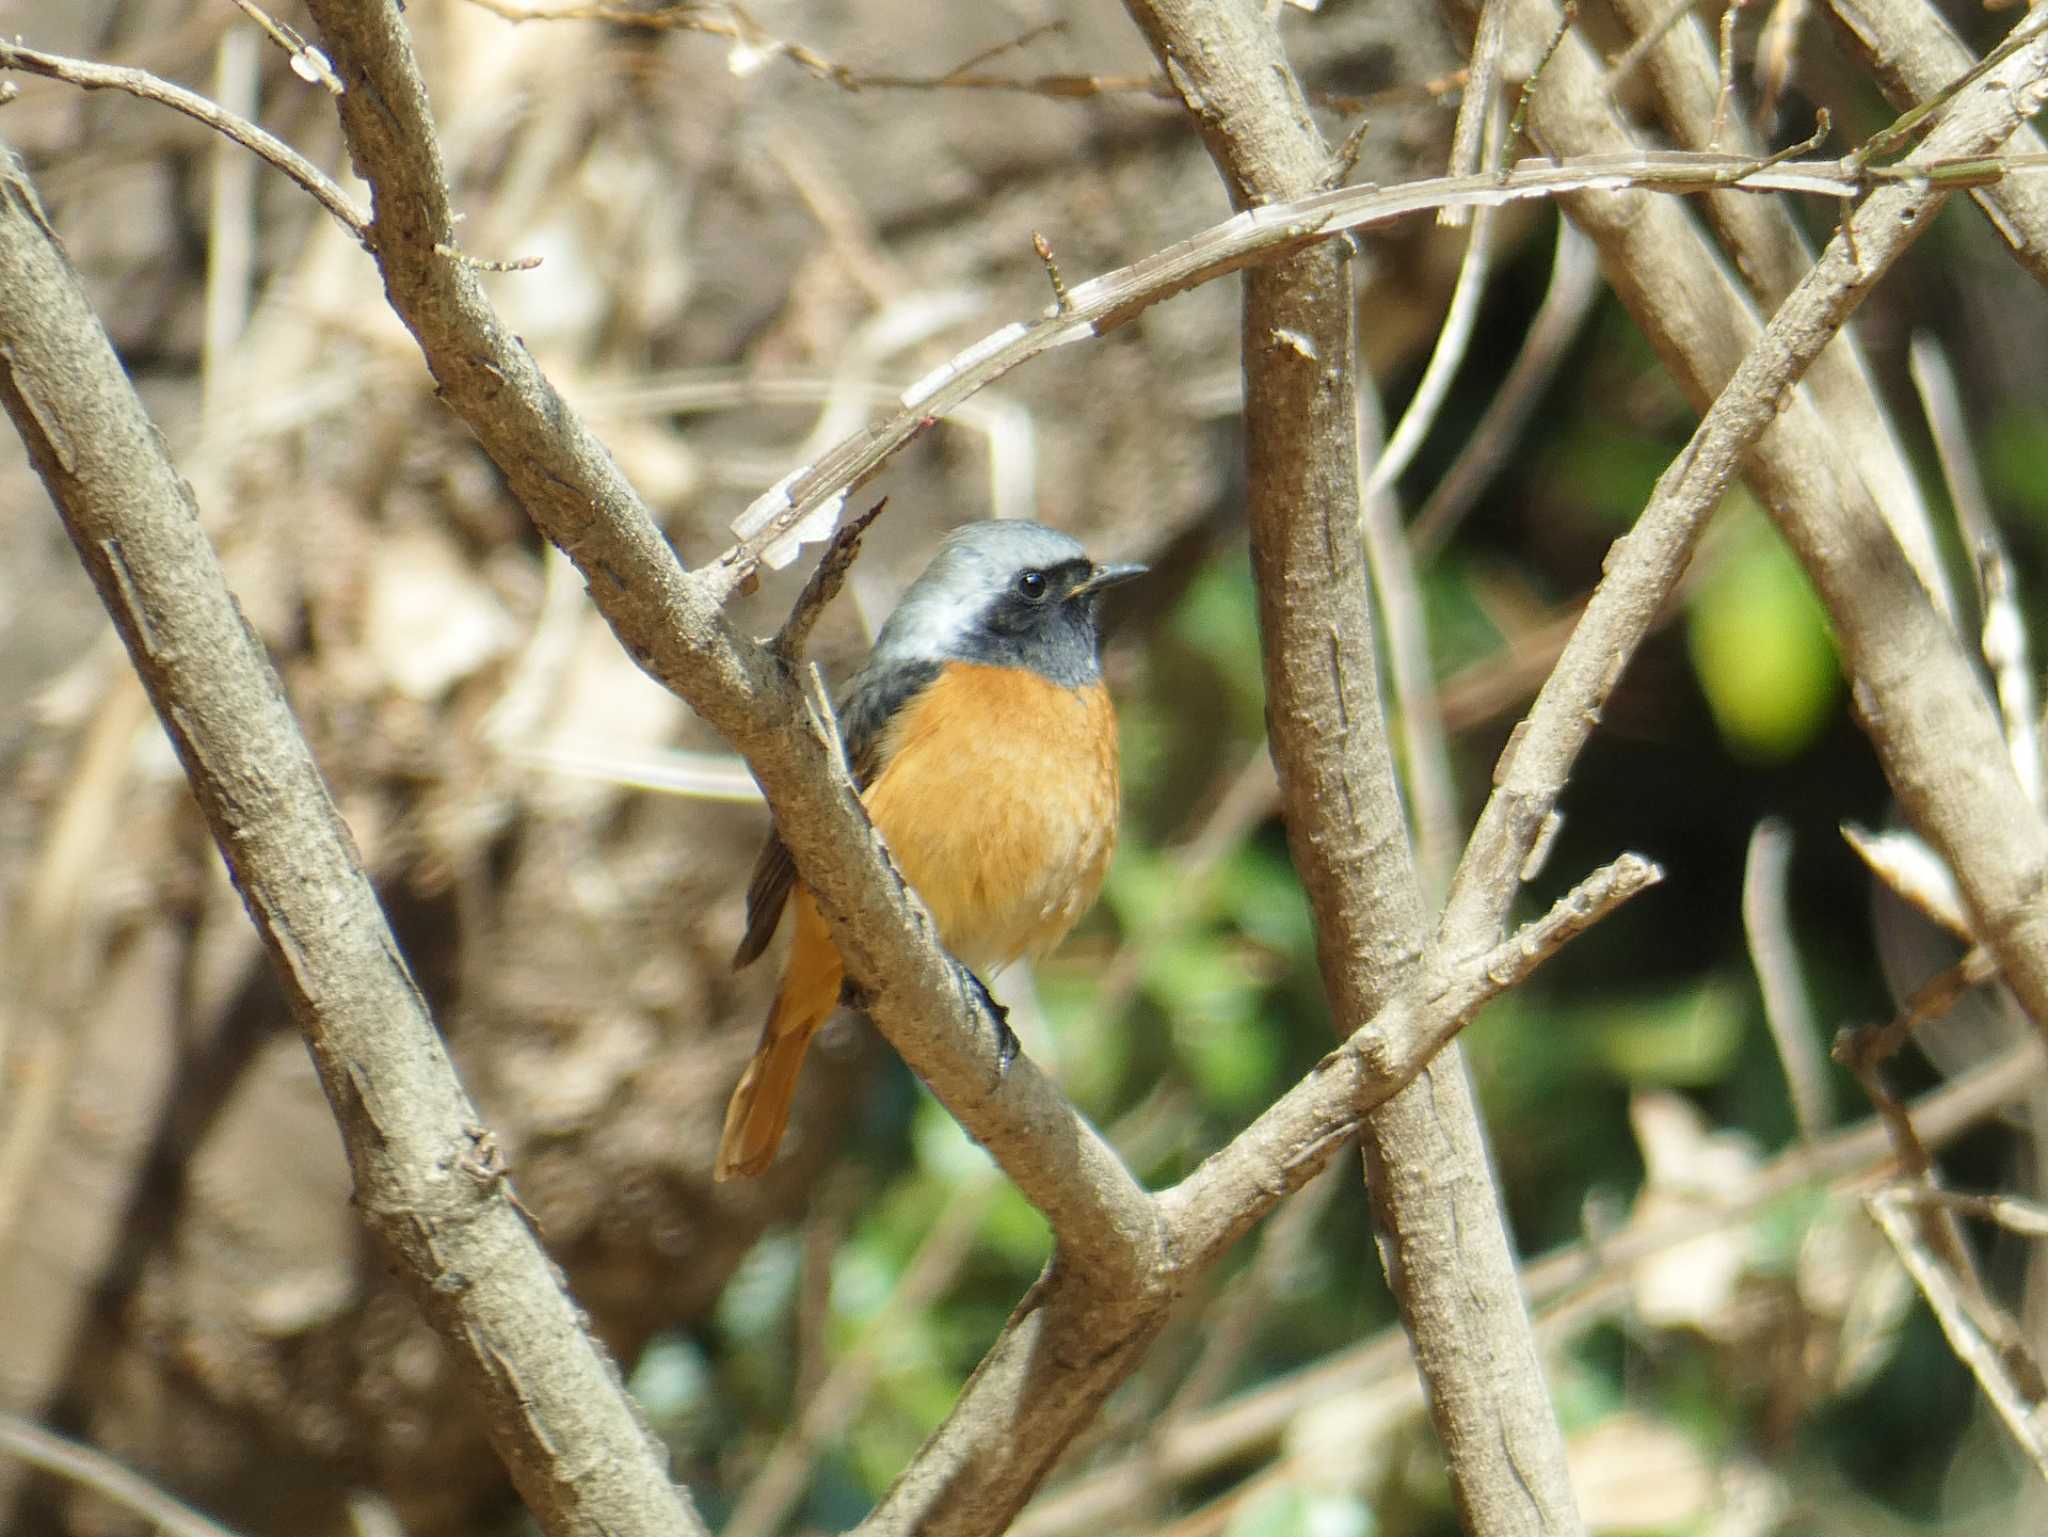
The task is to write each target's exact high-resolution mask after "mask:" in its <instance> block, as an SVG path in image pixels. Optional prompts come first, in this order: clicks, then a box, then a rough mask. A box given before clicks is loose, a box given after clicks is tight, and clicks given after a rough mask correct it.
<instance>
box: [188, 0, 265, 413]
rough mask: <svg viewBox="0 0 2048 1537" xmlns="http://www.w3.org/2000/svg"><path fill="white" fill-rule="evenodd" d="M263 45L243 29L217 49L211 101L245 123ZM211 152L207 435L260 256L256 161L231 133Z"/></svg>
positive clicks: (233, 30) (204, 363)
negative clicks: (258, 253) (214, 100)
mask: <svg viewBox="0 0 2048 1537" xmlns="http://www.w3.org/2000/svg"><path fill="white" fill-rule="evenodd" d="M259 14H260V13H259ZM258 47H259V44H258V43H257V41H256V38H255V35H254V34H253V33H251V32H249V31H248V30H247V29H246V28H244V27H228V28H225V29H224V30H223V31H222V32H221V35H220V42H219V44H218V45H217V46H216V49H215V59H214V95H215V96H216V97H218V98H219V101H220V105H221V110H222V111H223V112H224V113H226V114H227V115H228V116H230V117H236V118H240V119H242V120H243V121H247V118H248V115H249V114H250V113H253V112H254V111H255V110H256V87H257V63H258V56H257V50H258ZM212 151H213V152H212V154H211V156H210V157H209V159H210V160H211V162H212V164H211V166H210V167H209V169H210V172H211V175H210V178H209V180H210V181H211V183H212V185H211V187H210V188H209V191H210V192H211V194H212V196H211V202H212V207H211V209H210V210H209V216H208V219H207V223H206V308H205V315H206V322H205V327H204V330H203V332H202V341H201V345H200V352H199V409H200V415H201V420H202V421H203V422H204V423H205V425H206V429H207V430H208V431H209V432H217V431H218V430H219V428H220V421H221V413H222V411H223V409H224V406H225V402H226V400H227V398H228V386H229V381H230V379H231V377H232V374H233V370H232V368H231V365H230V361H229V355H230V353H231V352H232V350H233V348H234V345H235V343H236V342H237V341H238V340H239V339H240V338H241V335H242V327H243V326H244V325H245V324H247V322H248V316H249V292H250V280H251V277H252V274H253V272H254V269H255V258H256V217H255V207H254V203H255V197H256V162H255V161H253V160H251V159H250V158H249V157H248V156H247V155H245V154H242V153H241V152H240V150H239V149H238V148H237V146H236V143H235V141H234V140H233V139H231V138H229V137H227V136H226V135H223V136H221V137H220V138H217V139H215V140H214V141H213V143H212Z"/></svg>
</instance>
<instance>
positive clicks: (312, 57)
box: [234, 0, 341, 96]
mask: <svg viewBox="0 0 2048 1537" xmlns="http://www.w3.org/2000/svg"><path fill="white" fill-rule="evenodd" d="M234 3H235V4H236V5H237V6H239V7H240V8H241V11H242V14H243V15H244V16H247V17H248V18H249V19H250V20H251V21H253V22H255V23H256V25H257V26H259V27H261V28H262V29H263V32H264V35H265V36H267V37H268V38H269V39H270V40H271V41H272V42H273V43H275V44H277V46H278V47H280V48H282V49H283V50H284V51H285V53H286V55H287V56H288V57H289V58H290V59H291V61H292V73H293V74H295V75H297V76H298V77H299V78H300V79H301V80H306V81H310V82H311V83H313V84H315V85H318V86H320V87H321V88H322V89H323V90H325V91H326V92H327V94H328V95H330V96H339V95H340V94H341V80H340V79H339V77H337V76H336V75H335V73H334V66H333V65H331V64H329V63H328V62H327V55H326V54H324V53H322V52H321V51H320V50H319V49H318V48H315V47H314V46H313V45H312V44H311V43H309V42H307V41H306V40H305V38H303V37H301V36H300V35H299V32H298V29H297V28H296V27H292V26H287V25H286V24H285V23H284V22H281V21H278V20H276V19H275V18H274V17H272V16H271V15H270V14H269V13H268V12H267V11H265V10H264V9H263V7H262V6H260V5H258V4H256V0H234Z"/></svg>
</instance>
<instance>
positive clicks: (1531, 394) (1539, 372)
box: [1408, 215, 1600, 561]
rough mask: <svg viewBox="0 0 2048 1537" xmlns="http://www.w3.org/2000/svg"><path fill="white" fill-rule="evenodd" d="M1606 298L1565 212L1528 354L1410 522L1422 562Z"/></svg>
mask: <svg viewBox="0 0 2048 1537" xmlns="http://www.w3.org/2000/svg"><path fill="white" fill-rule="evenodd" d="M1599 294H1600V268H1599V264H1598V263H1596V262H1595V261H1594V260H1593V247H1592V245H1591V244H1590V243H1589V242H1588V241H1587V239H1586V237H1585V236H1584V235H1582V234H1580V233H1579V231H1578V228H1577V226H1576V225H1574V224H1573V223H1572V222H1571V220H1569V219H1566V218H1564V217H1562V216H1561V215H1560V216H1559V218H1558V221H1557V248H1556V253H1555V254H1554V255H1553V256H1552V257H1551V259H1550V283H1549V285H1548V286H1547V287H1546V288H1545V289H1544V290H1543V302H1542V303H1541V304H1539V305H1537V306H1536V317H1535V319H1533V320H1531V321H1530V322H1529V329H1528V332H1527V334H1525V335H1524V336H1523V338H1522V347H1521V350H1520V351H1519V352H1517V353H1516V354H1515V361H1514V362H1513V363H1512V364H1510V365H1509V367H1508V371H1507V374H1506V375H1505V376H1504V377H1503V378H1502V379H1501V382H1500V389H1499V390H1498V391H1496V392H1495V394H1494V397H1493V399H1492V401H1491V402H1489V403H1488V405H1487V407H1486V414H1485V415H1484V416H1482V417H1480V419H1479V425H1478V426H1477V427H1474V428H1473V429H1472V435H1471V436H1470V437H1469V438H1467V439H1466V440H1465V445H1464V447H1462V448H1460V449H1459V450H1458V457H1457V459H1456V460H1455V461H1454V462H1453V463H1452V465H1451V467H1450V470H1449V471H1448V472H1447V473H1446V474H1445V475H1444V478H1443V479H1442V480H1440V481H1438V482H1437V484H1436V486H1435V488H1434V489H1433V490H1431V492H1430V493H1429V500H1428V501H1426V502H1424V503H1423V504H1422V510H1421V511H1420V512H1418V513H1416V515H1415V520H1414V521H1413V522H1412V523H1410V524H1409V525H1408V539H1409V542H1410V543H1411V544H1412V545H1413V546H1414V547H1415V554H1416V558H1417V559H1418V560H1423V561H1427V560H1429V559H1430V558H1432V557H1433V556H1434V555H1435V554H1436V553H1437V552H1438V551H1439V550H1441V549H1442V548H1443V547H1444V545H1445V543H1447V542H1448V541H1449V539H1450V537H1451V532H1452V530H1454V529H1455V528H1456V527H1457V526H1458V524H1459V523H1460V522H1462V521H1463V519H1464V517H1465V514H1466V513H1467V512H1469V511H1470V510H1471V509H1472V506H1473V504H1474V503H1475V502H1477V501H1478V500H1479V494H1480V492H1482V491H1484V490H1485V489H1486V485H1487V482H1488V481H1490V480H1491V479H1492V478H1493V476H1494V475H1495V474H1496V473H1497V472H1498V471H1499V469H1500V466H1501V465H1502V464H1503V463H1504V462H1506V459H1507V456H1508V455H1509V453H1511V452H1512V451H1513V449H1514V446H1515V443H1516V440H1517V439H1518V438H1520V436H1521V433H1522V428H1523V427H1524V426H1525V425H1526V424H1527V422H1528V420H1529V417H1530V415H1531V413H1532V412H1534V411H1535V409H1536V405H1537V402H1538V400H1539V399H1540V398H1541V396H1542V394H1543V391H1544V390H1546V389H1547V388H1549V386H1550V381H1551V380H1552V379H1553V378H1554V377H1556V374H1557V370H1558V368H1559V366H1560V365H1562V364H1563V362H1564V355H1565V351H1566V349H1568V348H1569V347H1570V346H1571V344H1572V341H1573V339H1574V338H1575V337H1577V335H1578V334H1579V327H1580V326H1581V325H1583V324H1584V323H1585V319H1586V316H1587V315H1588V314H1589V313H1590V312H1591V311H1592V308H1593V301H1594V299H1596V298H1597V297H1598V296H1599Z"/></svg>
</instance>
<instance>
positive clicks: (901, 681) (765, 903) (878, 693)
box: [732, 662, 939, 971]
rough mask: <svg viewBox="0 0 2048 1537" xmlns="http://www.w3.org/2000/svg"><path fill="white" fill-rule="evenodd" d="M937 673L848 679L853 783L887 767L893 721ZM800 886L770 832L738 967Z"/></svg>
mask: <svg viewBox="0 0 2048 1537" xmlns="http://www.w3.org/2000/svg"><path fill="white" fill-rule="evenodd" d="M938 675H939V664H938V663H937V662H920V663H904V662H892V663H890V664H888V665H887V666H886V667H875V666H872V665H870V666H866V667H863V668H862V669H861V670H860V671H859V672H857V673H855V674H854V676H853V677H852V679H851V680H850V681H849V682H848V683H847V685H846V691H845V693H844V694H843V695H842V696H841V697H840V700H839V704H838V713H839V730H840V732H841V734H842V736H843V737H844V739H845V742H846V761H847V764H848V766H849V767H851V768H852V770H853V782H854V784H855V785H856V786H857V787H859V788H860V789H861V790H862V791H865V790H866V789H867V787H868V786H869V785H871V784H872V783H874V781H875V777H876V776H877V775H878V774H880V773H881V772H882V770H883V768H884V767H886V765H885V764H883V763H882V762H881V761H880V759H881V756H882V742H883V738H884V737H886V736H887V734H888V726H889V722H890V720H891V719H893V718H894V717H895V714H896V712H897V711H898V710H900V709H902V708H903V707H904V706H905V705H906V704H908V703H909V702H910V701H911V700H912V699H914V698H916V697H917V696H918V695H919V694H921V693H923V692H924V690H925V689H926V688H928V687H929V686H930V685H931V683H932V681H933V680H934V679H935V678H937V677H938ZM795 885H796V861H795V860H793V859H791V858H790V857H789V850H788V849H787V848H785V847H783V843H782V839H781V838H780V837H779V836H777V835H776V834H774V833H770V834H769V835H768V842H767V843H766V844H765V845H764V846H763V847H762V849H761V857H760V858H759V859H757V860H755V861H754V875H753V878H752V879H751V880H749V881H748V882H747V932H746V933H745V934H744V935H742V936H741V938H740V944H739V948H738V949H737V950H735V951H734V952H733V956H732V966H733V970H735V971H738V970H739V969H740V968H741V967H743V966H749V965H752V964H753V963H754V962H755V961H757V960H759V959H760V958H761V953H762V952H763V951H765V950H766V949H767V948H768V942H769V941H770V940H771V939H773V938H774V937H775V927H776V925H777V924H779V923H780V922H781V921H782V909H783V908H784V907H785V906H786V905H787V904H788V902H789V893H790V891H791V889H792V888H794V887H795Z"/></svg>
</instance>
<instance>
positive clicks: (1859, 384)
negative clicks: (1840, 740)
mask: <svg viewBox="0 0 2048 1537" xmlns="http://www.w3.org/2000/svg"><path fill="white" fill-rule="evenodd" d="M1619 4H1620V11H1621V14H1622V15H1623V17H1624V18H1625V19H1626V20H1627V21H1628V22H1630V23H1631V24H1632V25H1634V26H1636V27H1638V28H1642V29H1644V35H1645V36H1651V35H1657V36H1658V41H1657V42H1656V43H1655V44H1654V46H1653V47H1652V48H1651V49H1650V51H1649V55H1648V57H1649V63H1650V69H1649V83H1650V85H1651V86H1652V87H1653V88H1654V89H1655V91H1656V93H1657V102H1658V105H1659V107H1660V108H1661V109H1662V113H1663V117H1664V121H1665V122H1666V123H1667V124H1668V125H1669V127H1670V131H1671V134H1672V137H1673V138H1675V139H1676V140H1677V141H1678V142H1679V143H1681V144H1684V145H1687V146H1689V147H1699V146H1701V145H1707V146H1710V147H1712V148H1716V149H1728V150H1732V151H1735V152H1736V153H1738V154H1760V153H1762V150H1763V146H1762V145H1761V144H1760V143H1758V142H1757V141H1756V139H1755V138H1754V137H1753V136H1752V135H1751V134H1750V132H1749V131H1748V130H1747V129H1746V128H1745V127H1744V126H1743V124H1742V123H1741V122H1740V121H1739V120H1731V119H1730V118H1729V116H1728V112H1727V100H1728V93H1729V92H1730V91H1731V90H1732V89H1733V86H1734V61H1733V58H1732V56H1731V55H1730V53H1729V50H1728V45H1729V44H1730V42H1731V34H1730V32H1729V29H1730V28H1732V27H1733V25H1734V24H1735V19H1736V17H1737V16H1738V15H1739V14H1740V7H1738V6H1733V5H1731V6H1729V7H1728V9H1727V10H1726V11H1725V12H1724V13H1723V18H1722V42H1723V45H1724V46H1723V47H1722V49H1721V50H1720V52H1719V54H1718V55H1717V53H1716V50H1715V48H1714V46H1713V44H1712V42H1711V41H1710V40H1709V38H1708V36H1707V30H1706V28H1705V27H1704V26H1703V25H1702V24H1701V23H1700V22H1699V21H1698V20H1697V19H1694V18H1692V17H1686V18H1683V19H1681V20H1680V22H1679V23H1678V25H1676V26H1674V27H1672V28H1671V29H1669V31H1668V32H1665V33H1663V34H1656V23H1657V21H1658V20H1661V18H1660V17H1657V16H1655V14H1654V13H1655V12H1656V11H1657V10H1658V5H1659V0H1619ZM1803 152H1805V151H1802V153H1803ZM1701 211H1702V212H1703V213H1704V214H1705V215H1706V217H1707V219H1708V220H1709V222H1710V223H1711V224H1712V226H1713V228H1714V230H1715V231H1716V233H1718V234H1719V235H1720V237H1721V242H1722V244H1723V245H1724V246H1725V247H1726V249H1727V251H1728V254H1729V255H1730V256H1731V257H1732V258H1733V259H1734V263H1735V269H1736V271H1737V272H1739V273H1740V274H1741V276H1742V280H1743V283H1744V285H1745V286H1746V287H1747V289H1748V290H1749V293H1750V295H1751V296H1752V297H1753V298H1754V299H1755V301H1756V302H1757V304H1758V305H1760V306H1762V308H1763V309H1764V310H1766V311H1769V310H1771V309H1774V308H1775V307H1776V306H1777V305H1779V304H1780V303H1782V302H1783V301H1784V298H1785V296H1786V295H1787V294H1789V293H1790V292H1791V291H1792V289H1793V286H1794V285H1795V284H1796V283H1798V281H1799V280H1800V278H1801V277H1803V276H1804V275H1805V273H1806V270H1807V268H1809V267H1810V266H1812V265H1813V252H1812V249H1811V248H1810V246H1809V245H1808V243H1807V240H1806V237H1805V235H1804V233H1803V232H1802V231H1801V229H1800V226H1799V223H1798V221H1797V220H1796V219H1795V218H1794V217H1793V214H1794V210H1793V209H1792V208H1790V207H1788V206H1787V205H1786V204H1785V203H1784V201H1783V200H1782V199H1768V198H1747V197H1738V196H1735V195H1733V194H1731V193H1726V192H1716V193H1709V194H1708V195H1707V196H1706V198H1705V199H1704V200H1703V201H1702V204H1701ZM1731 363H1732V359H1731ZM1806 387H1807V389H1808V390H1810V391H1811V392H1812V394H1813V397H1814V401H1815V403H1816V405H1818V406H1819V408H1820V410H1821V411H1822V412H1823V414H1825V415H1826V417H1827V419H1828V425H1829V430H1830V431H1831V432H1832V433H1833V434H1834V436H1835V438H1836V439H1837V440H1838V441H1839V442H1841V443H1842V444H1843V445H1844V450H1843V453H1842V455H1841V458H1842V460H1843V462H1844V464H1845V465H1847V466H1848V467H1849V468H1850V469H1851V471H1852V472H1853V473H1854V474H1856V475H1857V476H1858V477H1859V478H1860V479H1861V480H1862V481H1863V483H1864V484H1865V485H1867V486H1868V487H1869V488H1870V495H1871V497H1872V499H1873V500H1874V501H1875V502H1876V503H1877V505H1878V507H1879V509H1880V510H1881V511H1882V512H1883V514H1884V516H1885V518H1886V520H1887V521H1888V522H1889V523H1890V524H1891V525H1892V529H1893V532H1894V533H1896V534H1897V535H1898V537H1899V542H1900V543H1901V544H1902V545H1903V546H1904V547H1905V549H1906V550H1907V552H1908V553H1909V554H1910V555H1911V556H1912V558H1913V565H1914V569H1915V570H1916V571H1917V572H1918V573H1919V574H1920V579H1921V581H1922V582H1923V583H1924V584H1926V586H1927V590H1928V591H1929V592H1930V593H1931V594H1933V595H1934V597H1935V598H1936V601H1937V602H1938V603H1939V604H1940V605H1941V606H1942V608H1943V610H1944V611H1947V610H1948V609H1949V608H1951V607H1952V605H1951V603H1950V600H1949V592H1948V583H1947V580H1946V574H1945V568H1944V567H1943V565H1942V562H1941V559H1940V555H1939V553H1938V551H1939V541H1938V540H1937V539H1936V538H1935V534H1934V528H1933V525H1932V523H1931V522H1930V520H1929V518H1928V512H1927V501H1926V498H1925V497H1924V496H1923V495H1922V494H1921V490H1920V481H1919V476H1918V475H1917V474H1916V472H1915V469H1914V466H1913V465H1911V464H1910V463H1908V462H1907V459H1906V456H1905V453H1904V452H1903V450H1902V449H1901V448H1900V446H1899V445H1900V442H1901V439H1900V437H1899V434H1898V432H1897V430H1896V428H1895V426H1894V424H1893V423H1892V421H1891V419H1890V417H1889V415H1888V414H1887V413H1886V411H1885V409H1884V406H1883V403H1882V401H1881V399H1880V397H1879V395H1878V392H1877V389H1876V386H1875V384H1874V383H1873V381H1872V378H1871V374H1870V369H1869V365H1868V363H1867V362H1866V361H1865V359H1864V356H1863V351H1862V347H1861V346H1860V344H1859V343H1858V341H1857V339H1856V337H1855V334H1854V333H1853V331H1849V332H1845V333H1844V334H1843V335H1842V336H1841V337H1840V338H1839V339H1838V340H1837V341H1836V342H1835V344H1834V345H1832V346H1830V347H1829V348H1828V349H1827V350H1826V351H1825V352H1823V353H1822V354H1821V356H1820V358H1819V359H1818V360H1817V361H1816V362H1815V363H1814V365H1813V367H1812V368H1811V370H1810V371H1809V374H1808V378H1807V383H1806Z"/></svg>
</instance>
